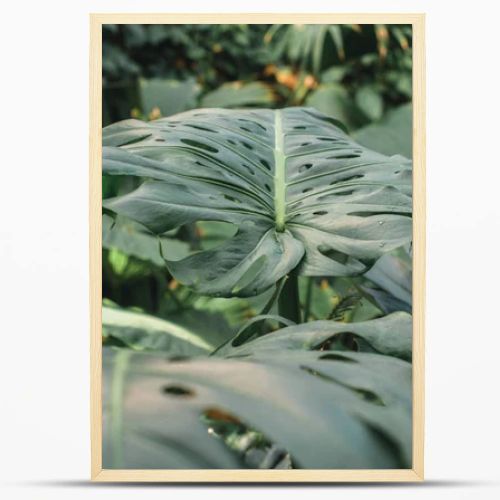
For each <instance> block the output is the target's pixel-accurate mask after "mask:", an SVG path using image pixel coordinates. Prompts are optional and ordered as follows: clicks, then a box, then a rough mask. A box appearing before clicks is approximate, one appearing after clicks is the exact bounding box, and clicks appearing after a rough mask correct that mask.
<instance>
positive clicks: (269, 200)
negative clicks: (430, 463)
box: [90, 14, 425, 482]
mask: <svg viewBox="0 0 500 500" xmlns="http://www.w3.org/2000/svg"><path fill="white" fill-rule="evenodd" d="M90 42H91V51H90V68H91V71H90V301H91V407H92V410H91V411H92V415H91V417H92V429H91V431H92V435H91V442H92V467H91V469H92V472H91V477H92V479H93V480H96V481H170V482H209V481H214V482H288V481H292V482H333V481H422V480H423V477H424V475H423V443H424V316H425V314H424V291H425V74H424V55H425V52H424V15H423V14H314V15H313V14H294V15H291V14H225V15H222V14H196V15H194V14H92V15H91V17H90Z"/></svg>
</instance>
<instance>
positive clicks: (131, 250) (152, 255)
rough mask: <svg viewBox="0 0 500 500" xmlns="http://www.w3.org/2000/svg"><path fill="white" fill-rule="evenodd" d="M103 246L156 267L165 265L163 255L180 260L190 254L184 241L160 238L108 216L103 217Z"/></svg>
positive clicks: (132, 222)
mask: <svg viewBox="0 0 500 500" xmlns="http://www.w3.org/2000/svg"><path fill="white" fill-rule="evenodd" d="M160 245H161V251H160ZM102 246H103V248H107V249H117V250H120V252H123V253H124V254H125V255H131V256H133V257H137V258H138V259H141V260H145V261H149V262H152V263H153V264H155V265H156V266H164V265H165V261H164V258H163V257H162V255H163V256H165V257H166V258H168V259H173V260H178V259H183V258H185V257H187V256H188V255H189V253H190V250H189V245H188V244H187V243H184V242H183V241H179V240H177V239H174V238H168V237H165V236H163V237H161V238H159V237H158V236H157V235H156V234H153V233H151V232H150V231H148V230H147V229H145V228H144V226H142V225H140V224H137V223H136V222H134V221H132V220H130V219H127V218H124V217H117V218H116V220H113V219H112V218H111V217H110V216H108V215H106V214H103V217H102Z"/></svg>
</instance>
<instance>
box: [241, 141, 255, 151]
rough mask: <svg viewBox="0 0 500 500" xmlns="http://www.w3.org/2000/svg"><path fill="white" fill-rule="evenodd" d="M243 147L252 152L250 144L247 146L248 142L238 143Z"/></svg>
mask: <svg viewBox="0 0 500 500" xmlns="http://www.w3.org/2000/svg"><path fill="white" fill-rule="evenodd" d="M240 142H241V144H242V145H243V146H245V147H246V148H247V149H250V150H252V149H253V146H252V145H251V144H248V142H245V141H240Z"/></svg>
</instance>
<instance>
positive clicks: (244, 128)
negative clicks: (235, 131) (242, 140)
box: [240, 127, 252, 133]
mask: <svg viewBox="0 0 500 500" xmlns="http://www.w3.org/2000/svg"><path fill="white" fill-rule="evenodd" d="M240 129H241V130H244V131H245V132H250V133H252V131H251V130H250V129H249V128H246V127H240Z"/></svg>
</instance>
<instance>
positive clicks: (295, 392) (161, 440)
mask: <svg viewBox="0 0 500 500" xmlns="http://www.w3.org/2000/svg"><path fill="white" fill-rule="evenodd" d="M318 328H320V329H321V327H318ZM327 328H330V330H329V331H327V332H326V333H324V332H323V331H321V332H320V334H319V335H318V334H316V333H315V334H314V336H313V337H312V338H311V332H314V329H315V324H314V323H310V324H308V325H303V328H302V329H301V330H300V331H298V327H291V328H288V329H285V330H282V331H280V333H279V335H278V334H270V335H267V336H265V337H263V338H262V341H261V342H260V343H259V340H255V341H253V342H250V343H248V344H246V345H245V346H243V349H245V351H244V353H241V352H240V351H239V350H238V349H236V350H235V351H234V352H232V351H229V353H228V354H227V355H226V357H224V358H222V359H218V358H213V357H212V358H209V359H207V358H197V359H195V360H192V361H186V362H179V361H174V362H166V360H165V358H164V357H163V356H162V357H159V356H152V355H145V354H131V353H128V352H119V353H116V352H113V351H108V352H107V353H106V356H105V365H104V366H105V384H106V385H107V386H113V385H115V386H116V385H119V386H120V387H123V382H121V383H119V382H118V380H117V379H118V378H119V379H126V380H127V392H126V394H127V397H124V394H123V393H122V394H121V395H120V397H117V398H116V399H117V400H118V401H116V399H115V400H114V403H115V404H111V406H110V408H109V410H108V413H107V415H106V418H107V419H109V420H110V421H114V429H113V431H112V432H110V433H109V437H110V440H111V442H110V443H109V444H108V446H107V447H106V454H105V458H104V466H105V467H125V468H138V469H140V468H241V467H243V466H244V465H243V457H242V456H241V455H240V456H239V455H238V454H237V453H234V452H232V451H230V450H229V449H228V447H224V446H221V441H220V440H216V439H214V435H215V436H221V435H222V436H223V435H224V434H225V433H226V432H227V431H226V430H225V429H224V424H226V423H230V424H233V426H237V427H238V428H239V430H240V432H241V433H244V432H245V430H246V429H249V428H250V429H256V430H257V431H258V432H259V433H262V435H263V436H265V437H266V439H267V440H269V441H270V442H273V443H279V445H280V446H281V447H282V448H283V449H284V450H287V451H288V452H289V453H290V455H291V457H292V463H293V464H294V466H295V467H303V468H315V469H323V468H324V469H327V468H382V469H383V468H405V467H409V465H410V463H411V365H409V364H408V363H406V362H404V361H401V360H399V359H397V358H394V357H391V356H382V355H379V354H372V353H356V352H348V351H343V352H342V353H337V352H336V351H329V349H328V346H327V344H326V342H325V340H326V339H328V338H330V337H331V336H332V335H334V334H335V333H334V332H335V328H337V329H339V328H340V329H341V327H340V326H337V327H335V325H328V327H327ZM287 330H294V331H293V332H290V333H288V332H287ZM375 331H377V334H380V330H375ZM367 332H369V325H367V326H366V328H365V333H367ZM377 334H376V335H377ZM283 337H285V340H283ZM382 337H383V333H382ZM374 338H376V339H377V340H379V341H380V343H381V345H385V343H384V341H383V339H380V338H378V337H374ZM288 339H290V340H288ZM320 339H321V340H320ZM311 340H313V341H314V340H320V344H321V347H320V348H319V349H318V348H316V349H314V348H313V347H307V346H310V345H311V343H310V342H311ZM371 340H373V338H371ZM264 341H267V342H266V343H264ZM287 341H288V343H287V346H286V347H284V346H283V342H287ZM306 342H307V344H305V343H306ZM254 344H255V346H256V348H255V349H253V350H252V347H253V345H254ZM310 349H312V350H310ZM123 365H124V366H123ZM134 394H135V397H134ZM141 394H149V395H150V399H149V400H148V403H149V404H148V405H143V404H141V403H140V401H141V399H140V398H141V396H140V395H141ZM203 416H204V417H205V418H206V419H208V421H207V420H206V419H204V418H202V417H203ZM117 420H118V421H119V423H118V422H117ZM211 420H212V421H213V422H212V421H211ZM216 424H219V425H220V424H222V426H221V427H219V429H217V425H216ZM207 428H208V429H207ZM207 430H208V432H207ZM222 436H221V437H222ZM388 443H390V445H389V444H388ZM151 448H152V449H151ZM245 451H247V450H245ZM283 454H284V453H283Z"/></svg>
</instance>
